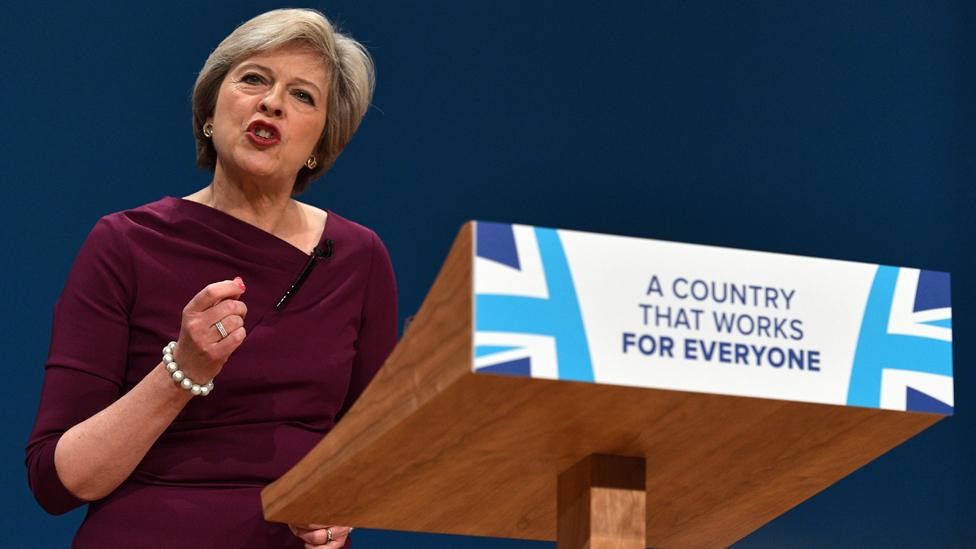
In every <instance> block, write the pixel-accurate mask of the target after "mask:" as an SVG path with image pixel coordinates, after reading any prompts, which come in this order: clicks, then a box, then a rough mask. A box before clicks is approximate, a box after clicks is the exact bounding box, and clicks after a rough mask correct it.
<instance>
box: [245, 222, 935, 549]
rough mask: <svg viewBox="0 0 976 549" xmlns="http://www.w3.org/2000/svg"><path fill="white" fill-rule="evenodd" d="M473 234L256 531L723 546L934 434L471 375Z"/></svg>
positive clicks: (680, 397)
mask: <svg viewBox="0 0 976 549" xmlns="http://www.w3.org/2000/svg"><path fill="white" fill-rule="evenodd" d="M473 230H474V227H473V223H468V224H466V225H465V226H464V227H463V228H462V230H461V231H460V233H459V235H458V237H457V238H456V240H455V241H454V244H453V246H452V248H451V251H450V253H449V255H448V258H447V260H446V262H445V264H444V265H443V267H442V269H441V271H440V273H439V274H438V276H437V279H436V281H435V282H434V285H433V287H432V288H431V290H430V293H429V294H428V295H427V297H426V299H425V301H424V303H423V305H422V307H421V309H420V311H419V312H418V314H417V316H416V318H415V319H414V321H413V322H412V323H411V324H410V326H409V328H408V329H407V331H406V333H405V334H404V335H403V338H402V340H401V341H400V343H399V344H398V346H397V347H396V349H395V350H394V351H393V353H392V354H391V355H390V357H389V359H388V360H387V361H386V363H385V365H384V366H383V368H382V369H381V370H380V372H379V373H378V374H377V376H376V378H375V379H374V380H373V381H372V383H371V384H370V385H369V387H368V388H367V390H366V391H365V392H364V393H363V394H362V396H361V397H360V398H359V400H358V402H356V404H355V406H353V407H352V409H351V410H350V411H349V412H348V414H347V415H346V417H345V418H344V419H343V420H342V421H341V422H340V423H339V424H338V425H337V426H336V427H335V429H334V430H333V431H332V432H331V433H329V434H328V436H326V437H325V438H324V439H323V440H322V441H321V442H320V443H319V444H318V446H316V447H315V448H314V449H313V450H312V451H311V452H309V454H308V455H307V456H305V457H304V458H303V459H302V460H301V461H300V462H299V463H298V464H297V465H296V466H295V467H294V468H293V469H292V470H290V471H289V472H288V473H287V474H285V475H284V476H282V477H281V478H280V479H279V480H277V481H276V482H274V483H273V484H271V485H269V486H267V487H266V488H265V489H264V491H263V492H262V500H263V504H264V513H265V517H266V519H267V520H269V521H277V522H288V523H329V524H345V525H351V526H355V527H365V528H379V529H392V530H407V531H418V532H433V533H445V534H462V535H474V536H490V537H501V538H521V539H533V540H558V546H559V547H560V548H563V547H566V548H577V547H579V548H583V547H591V548H597V547H601V548H602V547H607V548H609V547H628V548H630V547H635V548H636V547H647V546H652V547H722V546H728V545H729V544H731V543H733V542H735V541H737V540H739V539H741V538H742V537H744V536H746V535H748V534H749V533H751V532H753V531H754V530H756V529H757V528H759V527H760V526H762V525H764V524H765V523H767V522H769V521H770V520H772V519H773V518H775V517H777V516H778V515H780V514H782V513H783V512H785V511H787V510H789V509H790V508H792V507H793V506H795V505H797V504H799V503H800V502H802V501H804V500H806V499H807V498H809V497H811V496H813V495H814V494H816V493H818V492H820V491H821V490H823V489H825V488H827V487H828V486H830V485H831V484H833V483H835V482H837V481H838V480H840V479H841V478H843V477H844V476H846V475H848V474H849V473H851V472H853V471H854V470H856V469H857V468H859V467H861V466H863V465H865V464H866V463H868V462H870V461H871V460H872V459H874V458H876V457H878V456H880V455H881V454H883V453H884V452H886V451H888V450H890V449H891V448H893V447H895V446H897V445H898V444H900V443H902V442H903V441H905V440H906V439H908V438H910V437H911V436H913V435H915V434H916V433H918V432H920V431H922V430H923V429H925V428H926V427H928V426H930V425H932V424H934V423H935V422H937V421H939V420H940V419H942V417H943V416H942V415H938V414H932V413H915V412H904V411H892V410H883V409H870V408H863V407H852V406H838V405H828V404H814V403H809V402H791V401H787V400H772V399H763V398H746V397H738V396H725V395H720V394H706V393H697V392H684V391H674V390H661V389H650V388H640V387H625V386H616V385H606V384H600V383H584V382H573V381H560V380H551V379H533V378H529V377H519V376H507V375H493V374H485V373H475V371H474V369H473V367H472V364H473V360H474V358H473V333H474V329H473V318H472V315H473V307H474V302H473V295H474V292H473V273H472V269H473V264H474V257H473Z"/></svg>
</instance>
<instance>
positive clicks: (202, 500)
mask: <svg viewBox="0 0 976 549" xmlns="http://www.w3.org/2000/svg"><path fill="white" fill-rule="evenodd" d="M372 87H373V66H372V62H371V60H370V58H369V56H368V54H367V53H366V52H365V50H364V49H363V48H362V46H360V45H359V44H358V43H357V42H355V41H354V40H352V39H351V38H349V37H347V36H344V35H342V34H339V33H338V32H335V31H334V30H333V28H332V26H331V24H330V23H329V22H328V21H327V20H326V19H325V18H324V17H323V16H322V15H321V14H320V13H318V12H315V11H311V10H276V11H272V12H269V13H266V14H263V15H260V16H258V17H256V18H254V19H252V20H250V21H248V22H246V23H244V24H243V25H241V26H240V27H239V28H237V29H236V30H235V31H234V32H233V33H232V34H231V35H230V36H228V37H227V38H226V39H225V40H224V41H223V42H221V44H220V45H219V46H218V47H217V49H215V50H214V51H213V53H212V54H211V55H210V57H209V58H208V59H207V62H206V63H205V64H204V67H203V69H202V71H201V72H200V75H199V77H198V79H197V82H196V85H195V87H194V91H193V121H194V125H193V127H194V134H195V136H196V140H197V162H198V164H200V165H201V166H202V167H205V168H207V169H210V170H211V171H213V180H212V182H211V183H210V184H209V185H208V186H207V187H205V188H203V189H201V190H199V191H197V192H195V193H193V194H191V195H189V196H186V197H184V198H171V197H168V198H164V199H162V200H159V201H157V202H153V203H151V204H147V205H145V206H142V207H139V208H135V209H133V210H128V211H124V212H119V213H115V214H111V215H108V216H105V217H104V218H102V219H101V220H100V221H99V222H98V223H97V224H96V225H95V227H94V229H93V230H92V232H91V234H90V235H89V236H88V238H87V240H86V241H85V244H84V245H83V246H82V249H81V251H80V252H79V255H78V258H77V260H76V262H75V264H74V266H73V267H72V271H71V274H70V275H69V277H68V281H67V283H66V285H65V288H64V291H63V293H62V295H61V297H60V299H59V300H58V303H57V305H56V306H55V315H54V323H53V329H52V341H51V348H50V354H49V357H48V361H47V363H46V365H45V378H44V388H43V391H42V395H41V404H40V409H39V412H38V417H37V421H36V424H35V427H34V431H33V433H32V434H31V437H30V440H29V441H28V446H27V459H26V463H27V467H28V479H29V482H30V486H31V489H32V490H33V492H34V495H35V497H36V498H37V499H38V501H39V502H40V503H41V505H42V506H43V507H44V508H45V509H46V510H47V511H49V512H51V513H54V514H60V513H64V512H66V511H68V510H70V509H72V508H74V507H77V506H79V505H83V504H85V503H89V502H90V504H89V508H88V514H87V516H86V518H85V521H84V523H83V524H82V525H81V528H80V529H79V531H78V533H77V534H76V536H75V541H74V546H76V547H181V548H187V547H245V546H246V547H302V546H305V547H326V548H328V549H336V548H338V547H341V546H343V544H344V543H345V542H346V536H347V534H348V532H349V530H350V529H349V528H347V527H345V526H335V525H283V524H273V523H268V522H266V521H264V520H263V516H262V512H261V502H260V490H261V488H262V487H263V486H265V485H266V484H267V483H269V482H271V481H273V480H275V479H276V478H277V477H279V476H280V475H281V474H283V473H284V472H285V471H287V470H288V469H289V468H291V467H292V466H293V465H294V464H295V463H296V462H297V461H298V460H299V459H300V458H301V457H302V456H303V455H304V454H305V453H307V452H308V451H309V450H310V449H311V448H312V447H313V446H314V445H315V444H316V443H317V442H318V441H319V440H320V439H321V438H322V436H323V435H325V434H326V433H327V432H328V431H329V430H330V429H331V428H332V426H333V425H334V423H335V422H336V421H337V420H338V419H339V418H340V417H341V416H342V414H343V413H344V412H345V411H346V410H348V409H349V407H350V406H351V405H352V403H353V402H354V401H355V400H356V398H357V397H358V395H359V394H360V393H361V392H362V390H363V389H364V388H365V386H366V384H367V383H368V382H369V380H370V379H371V378H372V376H373V375H374V374H375V372H376V371H377V369H378V368H379V367H380V365H381V364H382V362H383V360H385V358H386V356H387V355H388V354H389V352H390V351H391V349H392V347H393V345H394V344H395V341H396V288H395V281H394V276H393V270H392V267H391V265H390V260H389V256H388V255H387V252H386V250H385V248H384V247H383V244H382V243H381V242H380V240H379V239H378V238H377V237H376V235H375V233H373V232H372V231H370V230H369V229H366V228H364V227H362V226H360V225H357V224H356V223H353V222H351V221H348V220H346V219H344V218H342V217H340V216H339V215H337V214H335V213H334V212H331V211H323V210H320V209H318V208H315V207H312V206H309V205H307V204H302V203H300V202H297V201H295V200H294V199H293V198H292V196H293V195H294V194H297V193H300V192H301V191H303V190H305V189H306V188H307V186H308V184H309V183H310V182H311V181H312V180H313V179H314V178H316V177H317V176H319V175H321V174H322V173H323V172H324V171H325V170H326V169H327V168H328V167H330V166H331V165H332V163H333V162H334V161H335V159H336V157H337V156H338V154H339V153H340V152H341V151H342V149H343V147H344V146H345V145H346V143H348V141H349V140H350V139H351V137H352V134H353V132H354V131H355V130H356V128H357V127H358V125H359V122H360V120H361V119H362V116H363V115H364V114H365V112H366V108H367V106H368V104H369V100H370V97H371V95H372ZM170 341H173V342H175V343H173V344H168V342H170Z"/></svg>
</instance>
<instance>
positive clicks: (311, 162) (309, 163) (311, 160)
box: [305, 156, 319, 170]
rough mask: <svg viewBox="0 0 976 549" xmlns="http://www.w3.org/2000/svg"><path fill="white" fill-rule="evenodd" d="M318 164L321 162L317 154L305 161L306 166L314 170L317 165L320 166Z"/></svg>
mask: <svg viewBox="0 0 976 549" xmlns="http://www.w3.org/2000/svg"><path fill="white" fill-rule="evenodd" d="M318 165H319V163H318V161H317V160H315V156H310V157H308V160H306V161H305V167H306V168H308V169H310V170H314V169H315V166H318Z"/></svg>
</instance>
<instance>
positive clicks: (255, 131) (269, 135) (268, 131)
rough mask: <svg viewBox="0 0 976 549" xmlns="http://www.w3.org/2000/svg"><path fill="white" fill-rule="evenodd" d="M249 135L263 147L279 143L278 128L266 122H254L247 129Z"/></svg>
mask: <svg viewBox="0 0 976 549" xmlns="http://www.w3.org/2000/svg"><path fill="white" fill-rule="evenodd" d="M247 134H248V136H249V137H251V140H252V141H255V142H256V143H258V144H261V145H273V144H274V143H277V142H278V137H279V133H278V128H276V127H274V126H272V125H271V124H267V123H264V122H258V121H254V122H251V124H250V125H249V126H248V127H247Z"/></svg>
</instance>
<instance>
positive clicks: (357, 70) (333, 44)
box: [193, 9, 376, 194]
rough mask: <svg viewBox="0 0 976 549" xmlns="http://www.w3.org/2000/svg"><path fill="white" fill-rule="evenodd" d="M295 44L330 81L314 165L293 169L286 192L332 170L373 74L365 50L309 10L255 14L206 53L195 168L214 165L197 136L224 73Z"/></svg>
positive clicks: (207, 144) (364, 104)
mask: <svg viewBox="0 0 976 549" xmlns="http://www.w3.org/2000/svg"><path fill="white" fill-rule="evenodd" d="M295 43H298V44H302V45H305V46H308V47H309V48H310V49H311V50H312V51H314V52H315V53H318V54H320V55H321V56H322V61H323V63H325V65H326V67H327V68H328V69H329V75H330V79H331V82H330V85H329V97H328V101H327V104H328V114H327V116H326V121H325V129H324V130H323V131H322V135H321V137H320V138H319V141H318V143H317V144H316V146H315V151H314V153H313V154H315V157H316V160H317V161H318V165H317V166H315V169H311V170H310V169H308V168H307V167H304V166H303V167H302V168H301V170H299V172H298V175H297V176H296V177H295V185H294V187H293V188H292V193H293V194H298V193H301V192H303V191H304V190H305V189H307V188H308V186H309V184H310V183H311V182H312V181H313V180H314V179H316V178H318V177H319V176H320V175H322V174H323V173H325V171H326V170H328V169H329V168H330V167H332V164H334V163H335V160H336V158H337V157H338V156H339V153H341V152H342V149H344V148H345V146H346V144H348V143H349V140H351V139H352V135H353V133H355V132H356V128H358V127H359V123H360V122H361V121H362V119H363V116H364V115H365V114H366V109H367V108H368V107H369V102H370V99H371V98H372V96H373V87H374V85H375V79H376V75H375V69H374V67H373V59H372V58H371V57H370V55H369V52H367V51H366V48H364V47H363V45H362V44H360V43H359V42H357V41H355V40H353V39H352V38H351V37H349V36H347V35H345V34H342V33H340V32H339V31H337V30H336V29H335V28H334V27H333V25H332V23H330V22H329V20H328V19H326V18H325V16H324V15H322V14H321V13H320V12H318V11H316V10H311V9H280V10H272V11H269V12H267V13H263V14H261V15H258V16H257V17H255V18H253V19H251V20H249V21H247V22H245V23H243V24H242V25H241V26H239V27H237V28H236V29H234V32H232V33H230V35H229V36H228V37H227V38H224V40H223V41H222V42H221V43H220V44H219V45H218V46H217V48H216V49H215V50H214V51H213V52H211V54H210V57H208V58H207V61H206V63H204V64H203V68H202V69H201V70H200V74H199V76H197V81H196V84H194V85H193V136H194V137H195V138H196V142H197V165H198V166H200V167H201V168H204V169H207V170H210V171H214V170H215V169H216V166H217V150H216V149H214V146H213V141H211V140H210V139H208V138H207V137H206V136H205V135H204V134H203V125H204V124H205V123H206V121H207V118H209V117H211V116H213V113H214V108H215V107H216V105H217V92H218V91H219V90H220V85H221V83H222V82H223V81H224V77H226V76H227V73H228V72H230V70H231V69H232V68H233V67H235V66H237V65H238V64H239V63H241V62H242V61H244V60H245V59H247V58H248V57H251V56H253V55H255V54H258V53H262V52H266V51H270V50H274V49H277V48H280V47H282V46H285V45H291V44H295Z"/></svg>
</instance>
